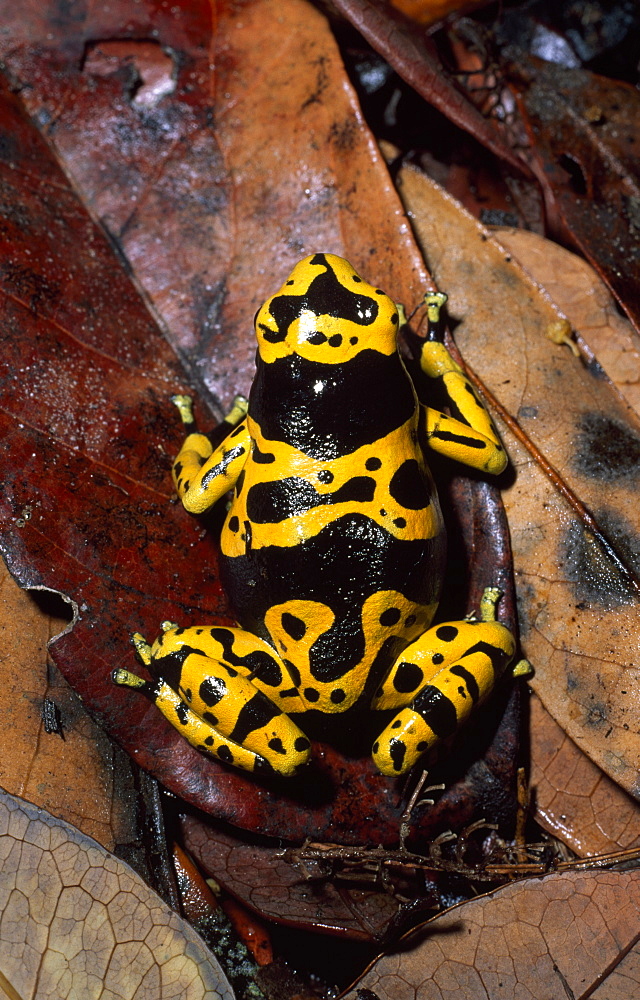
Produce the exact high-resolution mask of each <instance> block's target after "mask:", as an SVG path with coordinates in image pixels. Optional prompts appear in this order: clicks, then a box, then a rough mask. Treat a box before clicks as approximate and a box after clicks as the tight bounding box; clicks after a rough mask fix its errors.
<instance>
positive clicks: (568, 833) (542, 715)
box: [496, 229, 640, 857]
mask: <svg viewBox="0 0 640 1000" xmlns="http://www.w3.org/2000/svg"><path fill="white" fill-rule="evenodd" d="M496 232H497V236H498V239H499V240H500V243H501V244H502V245H503V246H505V247H506V248H507V249H508V250H510V251H511V252H512V253H513V255H514V257H516V258H517V260H518V262H519V263H520V264H522V266H523V267H524V268H525V270H526V271H527V272H528V273H529V274H530V275H531V277H532V278H533V279H534V281H537V282H538V283H539V284H540V286H541V287H542V288H543V289H544V290H545V292H547V293H548V294H549V295H550V296H551V298H552V300H553V302H554V303H555V304H556V305H557V306H558V307H559V308H560V309H561V310H562V312H563V313H564V315H565V316H566V317H567V319H568V321H569V323H570V326H571V327H572V329H573V331H575V336H576V339H577V341H578V344H579V346H580V349H581V350H582V351H583V356H584V357H585V359H586V360H588V361H590V359H591V358H592V356H595V359H596V360H597V363H599V364H600V365H602V367H603V368H604V370H605V371H606V373H607V375H608V376H609V378H610V379H611V381H612V383H613V385H614V386H615V388H616V389H617V390H618V392H619V393H620V394H621V396H623V397H624V399H626V401H627V402H628V403H630V404H631V406H633V408H634V410H635V411H636V413H640V342H639V340H638V335H637V333H636V332H635V330H634V329H633V327H632V325H631V324H630V323H629V321H628V320H627V319H625V318H624V317H622V316H621V315H620V313H619V311H618V309H617V307H616V305H615V302H614V300H613V298H612V296H611V294H610V292H609V291H608V290H607V288H606V287H605V285H604V283H603V282H602V281H601V280H600V278H599V277H598V275H597V274H596V272H595V271H594V269H593V268H592V267H591V265H590V264H588V263H587V262H586V261H584V260H582V258H580V257H577V256H576V254H573V253H571V252H570V251H568V250H565V249H564V248H563V247H560V246H558V245H557V244H555V243H552V242H550V241H549V240H546V239H544V238H542V237H540V236H538V235H537V234H535V233H530V232H527V231H525V230H522V229H519V230H518V229H499V230H497V231H496ZM530 746H531V764H530V766H531V785H532V789H533V806H534V815H535V817H536V819H537V821H538V822H539V823H540V824H541V826H542V827H543V828H544V829H545V830H548V831H549V832H550V833H553V834H554V835H555V836H556V837H558V838H559V839H560V840H562V841H564V843H566V844H567V845H568V846H569V847H571V849H572V850H574V851H575V852H576V853H577V854H578V855H579V856H580V857H586V856H588V855H595V854H606V853H608V852H611V851H617V850H624V849H626V848H628V847H632V846H635V845H637V843H638V821H639V819H640V805H639V804H638V803H637V802H635V801H634V800H633V799H631V798H630V797H629V796H628V795H627V794H626V793H625V792H623V791H622V789H620V788H619V787H618V786H617V785H616V784H614V783H613V782H612V781H611V780H610V779H609V778H607V777H606V775H604V774H603V773H602V772H601V771H600V769H599V768H598V767H596V765H594V764H593V763H592V762H591V760H589V758H588V757H587V756H586V755H585V754H584V753H583V752H582V750H580V749H579V748H578V746H577V745H576V744H575V743H573V741H572V740H570V739H569V737H568V736H567V735H566V734H565V733H563V732H562V730H561V729H560V727H559V726H558V724H557V723H556V722H554V720H553V719H552V718H551V716H550V715H549V713H548V712H547V711H546V709H545V708H544V706H543V705H542V703H541V701H540V700H539V699H538V698H536V697H535V695H534V696H533V697H532V699H531V720H530Z"/></svg>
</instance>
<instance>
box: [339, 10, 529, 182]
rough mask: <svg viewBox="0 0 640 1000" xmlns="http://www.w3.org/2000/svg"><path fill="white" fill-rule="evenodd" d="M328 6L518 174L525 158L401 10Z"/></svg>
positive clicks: (415, 86)
mask: <svg viewBox="0 0 640 1000" xmlns="http://www.w3.org/2000/svg"><path fill="white" fill-rule="evenodd" d="M333 6H334V7H335V8H336V9H337V10H339V11H340V13H341V14H343V15H344V17H346V18H347V19H348V20H349V21H350V22H351V24H352V25H353V26H354V27H355V28H357V30H358V31H359V32H360V33H361V34H362V36H363V37H364V38H365V39H366V40H367V42H369V44H370V45H371V46H372V48H374V49H375V50H376V52H379V53H380V55H381V56H383V58H384V59H386V61H387V62H388V63H389V65H390V66H392V67H393V69H395V71H396V72H397V73H398V75H399V76H400V77H402V79H403V80H405V81H406V82H407V83H408V84H409V86H411V87H412V88H413V89H414V90H415V91H416V93H418V94H420V96H421V97H423V98H424V99H425V101H427V102H428V103H429V104H432V105H433V106H434V107H435V108H437V110H438V111H440V112H442V114H443V115H445V116H446V117H447V118H448V119H449V120H450V121H452V122H453V123H454V124H455V125H457V126H458V127H459V128H461V129H464V130H465V131H466V132H469V133H470V134H471V135H472V136H473V137H474V138H475V139H477V140H478V142H480V143H481V144H482V145H484V146H486V148H487V149H490V150H491V151H492V152H493V153H495V154H496V156H499V157H501V158H502V159H503V160H504V161H505V162H506V163H509V164H511V166H512V167H515V169H516V170H517V171H518V173H527V174H528V167H527V166H526V164H525V162H524V161H523V160H521V159H520V158H519V157H518V156H517V155H516V154H515V153H514V151H513V150H512V149H511V148H510V146H509V145H508V144H507V143H506V142H505V140H504V139H503V137H502V135H501V132H500V130H499V129H497V128H495V127H494V125H495V123H494V122H491V121H489V120H487V118H485V117H483V115H482V114H481V113H480V112H479V111H478V109H477V108H476V107H475V106H474V105H473V104H472V103H471V101H470V100H469V99H468V97H467V96H466V94H465V93H464V91H463V90H462V89H461V88H460V87H458V86H457V84H456V83H455V82H454V81H453V79H452V78H451V76H450V75H449V73H448V71H447V69H446V67H445V66H444V65H443V62H442V60H441V58H440V56H439V54H438V50H437V49H436V46H435V45H434V43H433V40H432V39H431V38H430V37H429V36H428V35H427V33H426V32H422V31H420V30H419V29H416V25H415V24H414V23H413V22H412V21H411V20H410V18H409V17H407V16H406V14H405V13H403V12H402V11H401V10H400V9H397V10H394V9H392V8H391V7H390V6H389V5H385V4H379V3H375V2H372V0H333ZM398 6H399V5H398Z"/></svg>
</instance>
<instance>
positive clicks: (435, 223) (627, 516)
mask: <svg viewBox="0 0 640 1000" xmlns="http://www.w3.org/2000/svg"><path fill="white" fill-rule="evenodd" d="M400 183H401V192H402V195H403V198H404V199H405V202H406V204H407V206H408V207H409V210H410V212H411V214H412V216H413V219H414V227H415V230H416V233H417V235H418V238H419V241H420V242H421V245H422V247H423V250H424V253H425V257H426V260H427V263H428V264H429V266H430V268H431V270H432V273H433V275H434V278H435V279H436V281H437V283H438V285H439V287H441V288H442V289H445V290H448V291H449V292H450V295H451V298H450V302H449V309H450V315H451V316H452V317H453V318H454V319H455V320H456V321H457V323H458V325H457V326H456V339H457V342H458V344H459V345H460V348H461V351H462V354H463V356H464V358H465V360H467V361H468V362H469V364H470V366H471V367H472V369H473V370H474V371H475V372H477V373H478V375H479V376H480V377H481V379H482V381H483V382H484V384H485V385H486V386H488V388H489V390H490V391H491V393H493V395H494V396H495V397H496V399H497V400H498V401H499V403H500V405H501V406H502V407H503V408H504V412H505V413H506V414H507V415H511V416H512V417H513V418H515V419H516V420H517V421H518V422H519V424H520V425H521V427H522V430H523V431H524V433H525V434H526V435H527V436H528V438H529V439H530V440H531V441H532V442H533V445H534V446H535V448H537V449H538V452H539V453H542V455H544V456H545V457H546V460H547V461H548V462H550V463H551V465H552V466H553V467H554V468H555V469H556V470H558V473H559V476H560V478H561V484H562V485H563V486H564V487H568V489H569V490H570V491H572V495H573V497H574V498H576V497H577V498H578V502H582V503H583V504H584V505H585V506H586V508H587V510H588V511H590V512H591V514H592V515H593V517H594V518H595V521H596V528H597V529H598V530H596V532H595V533H594V531H593V530H592V528H591V527H590V525H589V521H588V520H587V519H586V517H585V514H584V512H583V510H581V509H580V507H578V509H576V507H575V505H573V506H572V503H570V502H569V501H568V500H567V499H566V494H561V493H560V492H559V491H558V489H557V488H556V487H555V486H554V485H553V484H552V482H551V480H550V479H549V478H548V477H547V475H545V474H544V472H543V471H542V470H541V465H540V462H539V460H538V459H535V458H532V455H531V453H530V452H529V451H527V450H526V449H525V448H524V447H523V445H522V444H521V443H520V442H519V441H517V440H516V439H515V437H514V436H513V435H512V433H511V432H510V431H508V430H505V440H506V443H507V446H508V450H509V452H510V456H511V460H512V463H513V466H514V468H515V471H516V477H515V481H514V482H513V484H512V485H510V486H508V488H507V489H506V490H505V493H504V499H505V505H506V508H507V512H508V516H509V524H510V528H511V533H512V542H513V547H514V564H515V571H516V580H517V584H518V589H519V596H520V621H521V628H522V639H523V647H524V651H525V653H526V655H527V656H528V657H529V659H530V660H531V661H532V663H533V665H534V667H535V675H534V678H533V680H532V682H531V683H532V686H533V687H534V689H535V690H536V692H537V693H538V695H539V696H540V698H541V700H542V701H543V703H544V704H545V706H546V707H547V709H548V710H549V711H550V712H551V714H552V715H553V717H554V718H555V719H556V721H557V722H558V723H559V724H560V725H561V726H562V728H563V729H564V730H565V731H566V732H567V733H568V735H569V736H570V737H571V738H572V739H573V740H574V741H575V742H576V743H577V745H578V746H579V747H580V748H581V749H582V750H584V752H585V753H587V754H588V755H589V756H590V757H591V758H592V760H594V761H595V762H596V763H597V764H598V765H599V766H600V767H601V768H602V769H603V770H604V771H605V772H606V773H607V774H608V775H609V776H610V777H611V778H612V779H613V780H614V781H616V782H618V783H619V784H621V785H622V786H623V787H624V788H625V789H626V790H627V791H628V792H630V794H632V795H634V796H638V795H640V784H639V783H638V765H639V764H640V737H639V735H638V733H639V730H640V701H639V691H640V687H639V683H638V682H639V680H640V677H639V671H638V667H637V666H636V662H637V660H638V657H637V652H638V645H639V637H638V593H639V591H638V584H637V581H636V580H635V578H634V576H633V570H631V572H629V571H627V570H625V564H631V567H633V566H634V565H635V564H636V563H637V552H638V540H637V539H638V527H639V526H638V508H637V501H636V497H637V483H638V475H639V470H640V466H639V464H638V457H639V456H640V428H639V427H638V425H637V422H636V420H635V418H634V415H633V414H632V412H631V411H630V410H628V408H626V407H625V406H624V404H623V403H622V402H621V401H620V399H619V397H618V396H617V394H616V393H615V391H614V390H613V389H612V387H611V385H610V383H609V382H608V381H607V380H606V378H604V377H603V376H602V372H601V370H600V369H596V370H595V373H594V372H591V371H589V370H587V369H585V367H584V365H583V364H582V363H581V361H580V360H578V359H576V358H574V356H573V354H571V353H570V351H569V350H568V349H567V348H566V347H562V346H557V345H553V344H552V343H551V342H550V341H549V340H548V339H546V337H545V330H546V329H547V327H548V325H549V324H550V323H552V322H554V321H556V320H557V319H558V318H561V314H560V313H559V311H558V310H557V309H556V308H555V307H554V306H553V304H552V303H551V301H550V300H549V298H548V297H547V296H546V295H543V294H542V293H541V292H540V290H539V288H538V287H537V285H536V284H535V283H534V282H532V281H531V279H530V278H529V277H528V276H527V275H526V273H525V272H523V270H522V269H521V268H520V266H519V265H518V264H517V263H516V262H514V261H513V259H512V256H511V254H509V253H508V252H507V251H506V250H504V248H502V247H501V246H500V244H499V242H496V241H495V240H493V239H492V237H491V236H490V234H489V233H488V232H487V231H486V230H484V229H483V227H481V226H479V224H478V223H477V222H476V221H475V220H474V219H472V218H471V216H469V215H468V214H467V213H466V212H464V211H463V210H462V209H461V207H460V206H459V205H458V204H457V203H456V202H455V201H454V200H453V199H452V198H450V197H449V196H447V195H446V194H444V193H443V192H442V191H441V190H440V189H439V188H438V187H437V185H435V184H434V183H433V182H432V181H430V180H428V179H427V178H426V177H424V176H423V175H421V174H419V173H418V172H417V171H415V170H413V169H410V168H407V169H405V170H404V171H403V172H402V175H401V179H400ZM598 531H599V532H600V534H599V533H598ZM603 539H604V540H603ZM621 563H622V565H621Z"/></svg>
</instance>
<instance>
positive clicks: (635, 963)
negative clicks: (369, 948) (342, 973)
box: [345, 872, 640, 1000]
mask: <svg viewBox="0 0 640 1000" xmlns="http://www.w3.org/2000/svg"><path fill="white" fill-rule="evenodd" d="M639 921H640V874H639V873H638V872H595V873H590V872H580V873H576V872H573V873H571V874H562V875H549V876H547V877H546V878H544V879H530V880H527V881H526V882H517V883H515V884H514V885H510V886H507V887H505V888H503V889H499V890H497V891H496V892H494V893H490V894H488V895H487V896H481V897H480V898H478V899H474V900H473V901H471V902H469V903H464V904H462V905H460V906H456V907H453V909H451V910H449V911H448V912H447V913H445V914H443V915H442V916H440V917H436V918H435V919H434V920H432V921H431V922H430V923H429V924H426V925H424V926H423V928H422V929H421V930H419V931H417V932H415V933H414V934H413V935H411V936H410V937H409V939H408V940H403V941H402V942H401V943H400V946H399V948H398V950H397V951H396V952H395V953H394V954H391V955H387V956H385V957H383V958H380V959H378V961H377V962H376V963H374V965H373V966H372V967H371V969H369V970H368V971H367V972H366V973H365V975H364V976H363V977H362V979H360V980H359V981H358V982H357V983H356V984H355V986H354V988H353V990H352V991H350V992H349V993H347V994H346V995H345V1000H374V997H375V998H376V1000H409V998H413V997H419V998H420V1000H445V998H449V997H455V998H456V1000H500V998H504V1000H515V998H518V1000H520V998H522V1000H567V998H568V997H571V998H575V1000H577V998H586V997H591V998H596V1000H623V998H624V1000H626V998H629V997H633V996H637V995H638V991H639V990H640V975H639V966H640V950H639V948H638V925H639Z"/></svg>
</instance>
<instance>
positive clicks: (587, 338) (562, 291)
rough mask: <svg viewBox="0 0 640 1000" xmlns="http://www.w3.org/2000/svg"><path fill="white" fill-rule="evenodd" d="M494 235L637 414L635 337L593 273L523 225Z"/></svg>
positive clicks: (639, 378) (639, 369) (638, 351)
mask: <svg viewBox="0 0 640 1000" xmlns="http://www.w3.org/2000/svg"><path fill="white" fill-rule="evenodd" d="M496 233H497V236H498V239H499V240H500V242H501V243H502V244H503V245H504V246H505V247H506V248H507V249H508V250H511V251H512V253H513V255H514V257H516V258H517V260H518V261H519V262H520V263H521V264H522V266H523V267H524V268H525V270H526V271H528V272H529V274H531V276H532V277H533V279H534V281H537V282H538V283H539V284H540V285H542V287H543V288H545V289H546V291H547V292H548V293H549V295H550V296H551V298H552V299H553V301H554V302H555V303H556V305H557V306H558V308H559V309H560V310H561V311H562V312H563V313H564V315H565V316H566V317H567V319H568V320H569V322H570V324H571V326H572V328H573V329H574V330H575V331H577V332H578V334H579V337H580V343H581V344H582V345H583V347H585V348H586V349H587V351H588V352H590V353H588V354H587V358H589V356H590V354H591V355H595V358H596V360H597V362H598V364H599V365H601V367H602V368H603V369H604V371H605V372H606V374H607V375H608V376H609V378H610V379H611V381H612V382H613V384H614V386H615V387H616V389H617V390H618V392H619V393H620V394H621V395H622V396H623V397H624V398H625V400H626V401H627V402H628V403H629V405H630V406H632V407H633V409H634V410H635V411H636V413H637V414H639V415H640V337H639V336H638V334H637V333H636V331H635V330H634V328H633V326H632V325H631V323H629V321H628V320H627V319H626V318H625V317H624V316H621V315H620V312H619V310H618V307H617V306H616V303H615V301H614V299H613V297H612V296H611V294H610V293H609V291H608V290H607V288H606V286H605V285H604V284H603V282H602V281H601V279H600V278H599V277H598V275H597V273H596V272H595V270H594V269H593V267H591V265H590V264H588V263H587V262H586V261H585V260H583V259H582V258H581V257H578V256H577V254H575V253H571V252H570V251H569V250H565V249H564V247H561V246H558V244H557V243H552V242H551V241H550V240H545V239H543V238H542V237H540V236H538V235H537V234H536V233H529V232H526V231H525V230H523V229H499V230H496Z"/></svg>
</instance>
